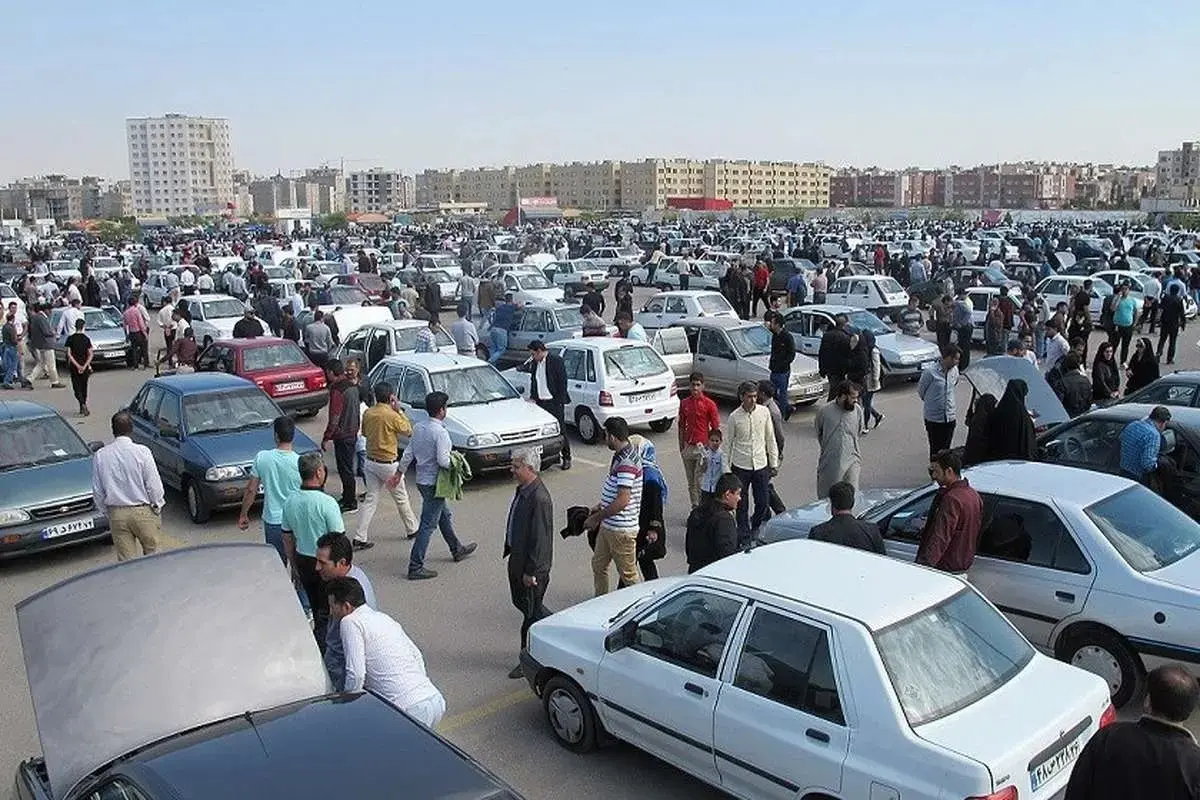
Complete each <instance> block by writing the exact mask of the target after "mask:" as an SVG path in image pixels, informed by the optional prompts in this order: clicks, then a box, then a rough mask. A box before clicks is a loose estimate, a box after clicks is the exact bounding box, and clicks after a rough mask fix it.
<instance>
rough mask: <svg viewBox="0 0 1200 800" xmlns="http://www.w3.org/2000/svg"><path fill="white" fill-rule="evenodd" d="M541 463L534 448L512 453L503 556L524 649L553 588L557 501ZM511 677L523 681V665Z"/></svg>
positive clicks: (544, 613) (544, 610) (545, 614)
mask: <svg viewBox="0 0 1200 800" xmlns="http://www.w3.org/2000/svg"><path fill="white" fill-rule="evenodd" d="M541 460H542V459H541V455H540V454H539V453H538V452H537V451H536V450H534V449H533V448H522V449H519V450H515V451H514V452H513V454H512V464H511V467H510V469H511V470H512V474H513V477H514V478H516V479H517V491H516V495H515V496H514V497H513V501H512V505H511V506H509V511H508V524H507V526H506V527H505V531H504V556H505V557H506V558H507V559H508V588H509V591H510V592H511V593H512V603H513V605H514V606H516V608H517V610H518V611H520V612H521V615H522V622H521V649H524V648H525V646H526V645H527V644H528V637H529V626H530V625H532V624H533V623H535V622H537V621H538V620H539V619H544V618H545V617H548V616H550V612H549V611H547V610H546V607H545V606H544V605H543V604H542V600H544V599H545V597H546V587H548V586H549V585H550V566H551V562H552V561H553V558H554V501H553V500H552V499H551V497H550V490H549V489H547V488H546V484H544V483H542V479H541V478H540V477H538V469H539V468H540V467H541ZM508 677H510V678H514V679H515V678H520V677H522V672H521V666H520V664H518V665H517V667H516V668H515V669H514V670H513V671H512V672H510V673H508Z"/></svg>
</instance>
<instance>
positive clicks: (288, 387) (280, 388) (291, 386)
mask: <svg viewBox="0 0 1200 800" xmlns="http://www.w3.org/2000/svg"><path fill="white" fill-rule="evenodd" d="M303 388H304V381H292V382H291V383H277V384H275V391H277V392H298V391H300V390H301V389H303Z"/></svg>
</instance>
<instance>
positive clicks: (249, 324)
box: [233, 307, 264, 339]
mask: <svg viewBox="0 0 1200 800" xmlns="http://www.w3.org/2000/svg"><path fill="white" fill-rule="evenodd" d="M263 333H264V331H263V326H262V323H261V322H259V321H258V318H257V317H255V316H254V309H252V308H249V307H247V308H246V313H245V314H243V315H242V318H241V319H239V320H238V321H237V322H235V323H234V324H233V338H235V339H257V338H258V337H259V336H262V335H263Z"/></svg>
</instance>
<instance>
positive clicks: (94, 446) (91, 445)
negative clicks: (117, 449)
mask: <svg viewBox="0 0 1200 800" xmlns="http://www.w3.org/2000/svg"><path fill="white" fill-rule="evenodd" d="M87 446H88V450H91V451H92V452H93V453H99V452H100V448H101V447H104V442H88V444H87Z"/></svg>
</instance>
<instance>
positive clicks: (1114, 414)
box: [1080, 373, 1200, 428]
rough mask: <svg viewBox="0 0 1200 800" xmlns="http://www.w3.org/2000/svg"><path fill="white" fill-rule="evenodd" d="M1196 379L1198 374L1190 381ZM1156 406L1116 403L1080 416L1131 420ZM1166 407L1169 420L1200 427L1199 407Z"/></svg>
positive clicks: (1146, 413) (1196, 380)
mask: <svg viewBox="0 0 1200 800" xmlns="http://www.w3.org/2000/svg"><path fill="white" fill-rule="evenodd" d="M1193 375H1196V373H1193ZM1168 377H1169V376H1168ZM1198 379H1200V375H1196V377H1193V378H1192V381H1193V382H1200V380H1198ZM1158 406H1159V404H1158V403H1117V404H1116V405H1112V406H1108V407H1107V408H1097V409H1096V410H1094V411H1089V412H1087V413H1086V414H1084V415H1082V416H1081V417H1080V418H1082V417H1087V418H1088V419H1123V420H1129V421H1130V422H1132V421H1133V420H1135V419H1145V418H1146V417H1149V416H1150V412H1151V411H1153V410H1154V409H1156V408H1158ZM1167 408H1168V409H1170V411H1171V422H1174V423H1177V424H1181V425H1183V426H1184V427H1188V428H1200V408H1192V407H1191V406H1167Z"/></svg>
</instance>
